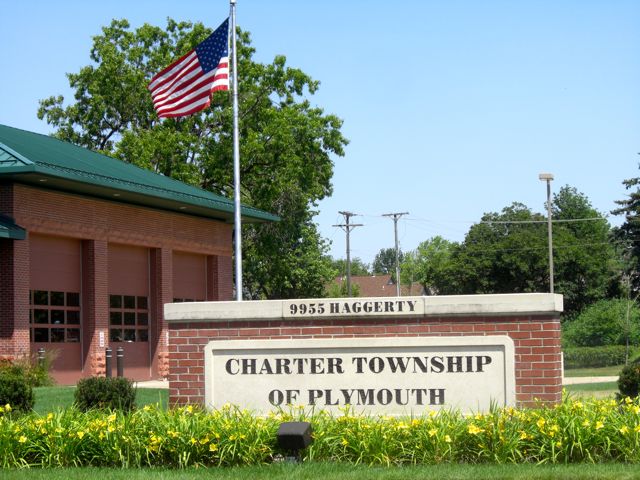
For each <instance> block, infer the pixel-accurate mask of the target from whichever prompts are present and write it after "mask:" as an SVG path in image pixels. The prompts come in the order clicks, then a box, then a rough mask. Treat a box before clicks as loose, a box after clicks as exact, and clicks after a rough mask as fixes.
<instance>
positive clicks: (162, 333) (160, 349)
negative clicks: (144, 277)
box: [149, 248, 173, 378]
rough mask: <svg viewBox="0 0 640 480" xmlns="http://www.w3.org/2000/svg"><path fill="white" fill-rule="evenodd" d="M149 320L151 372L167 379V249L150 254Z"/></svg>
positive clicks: (169, 282) (170, 286)
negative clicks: (165, 309) (165, 312)
mask: <svg viewBox="0 0 640 480" xmlns="http://www.w3.org/2000/svg"><path fill="white" fill-rule="evenodd" d="M150 255H151V259H150V267H151V275H150V283H151V290H150V292H149V293H150V298H149V320H150V322H151V325H150V327H151V330H150V332H149V333H150V336H149V348H150V349H151V353H152V355H151V371H152V372H153V374H152V375H153V376H154V377H160V378H168V377H169V352H168V343H169V342H168V338H167V337H168V330H167V324H166V322H165V321H164V304H165V303H171V302H173V252H172V251H171V250H170V249H168V248H153V249H151V252H150Z"/></svg>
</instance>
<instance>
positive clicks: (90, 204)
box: [0, 184, 233, 376]
mask: <svg viewBox="0 0 640 480" xmlns="http://www.w3.org/2000/svg"><path fill="white" fill-rule="evenodd" d="M0 213H3V214H5V215H8V216H10V217H12V218H13V219H14V220H15V222H16V223H17V224H18V225H20V226H21V227H23V228H25V229H26V230H27V232H28V233H29V234H30V233H38V234H43V235H52V236H61V237H68V238H75V239H80V240H82V245H83V253H82V262H83V263H82V266H83V270H82V277H83V297H82V305H83V337H84V346H85V348H84V352H83V368H84V372H83V374H84V375H94V374H103V373H104V348H103V347H100V346H99V333H100V332H101V331H102V332H104V335H105V346H106V345H108V343H109V331H108V321H109V317H108V278H107V272H108V245H109V244H110V243H114V244H115V243H117V244H124V245H136V246H140V247H145V248H150V249H151V266H150V267H151V275H153V278H151V279H150V287H151V288H152V292H151V293H152V295H153V296H154V297H152V298H151V299H150V300H151V302H152V303H151V305H150V308H151V312H150V313H151V315H152V318H153V317H154V316H155V320H156V322H157V324H156V329H155V331H154V332H151V333H152V335H153V337H152V338H151V339H150V340H151V348H152V351H153V360H152V361H153V369H154V371H155V372H156V374H155V375H154V376H164V375H166V374H167V362H168V360H167V353H166V329H165V328H166V326H165V323H164V318H163V304H164V303H168V302H171V301H172V300H173V297H172V282H173V277H172V268H171V252H172V251H173V250H180V251H184V252H192V253H198V254H201V255H206V256H207V259H208V260H207V265H208V267H210V268H211V269H210V270H209V271H210V273H208V280H209V282H210V284H211V285H208V286H207V288H208V294H209V293H210V295H211V299H216V300H223V299H224V300H226V299H231V298H232V289H233V280H232V273H231V272H232V270H231V265H232V243H231V241H232V229H233V226H232V225H230V224H227V223H225V222H220V221H216V220H210V219H205V218H200V217H193V216H189V215H184V214H179V213H171V212H166V211H162V210H154V209H151V208H146V207H137V206H132V205H127V204H124V203H118V202H115V201H113V202H112V201H108V200H98V199H92V198H87V197H83V196H79V195H72V194H66V193H60V192H56V191H48V190H43V189H38V188H35V187H30V186H26V185H19V184H14V185H12V184H1V185H0ZM219 266H220V268H218V267H219ZM29 289H30V285H29V240H28V236H27V239H26V240H6V239H1V240H0V309H1V310H0V357H1V356H7V357H15V356H16V355H20V354H29V351H30V342H29ZM155 296H157V297H155ZM114 366H115V352H114Z"/></svg>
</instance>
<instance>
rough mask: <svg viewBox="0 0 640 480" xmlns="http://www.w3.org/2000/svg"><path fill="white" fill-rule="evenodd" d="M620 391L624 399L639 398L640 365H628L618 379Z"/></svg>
mask: <svg viewBox="0 0 640 480" xmlns="http://www.w3.org/2000/svg"><path fill="white" fill-rule="evenodd" d="M618 390H620V394H621V395H622V396H624V397H631V398H634V397H637V396H638V390H640V363H632V364H630V365H626V366H625V367H624V368H623V369H622V371H621V372H620V378H618Z"/></svg>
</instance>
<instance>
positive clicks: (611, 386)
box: [564, 382, 618, 398]
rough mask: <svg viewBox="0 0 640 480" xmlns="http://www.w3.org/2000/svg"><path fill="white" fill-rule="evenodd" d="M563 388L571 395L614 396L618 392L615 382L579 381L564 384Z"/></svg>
mask: <svg viewBox="0 0 640 480" xmlns="http://www.w3.org/2000/svg"><path fill="white" fill-rule="evenodd" d="M564 388H565V390H566V391H567V392H568V393H569V394H570V395H572V396H573V397H583V398H584V397H595V398H615V394H616V393H617V392H618V384H617V383H616V382H598V383H579V384H575V385H565V386H564Z"/></svg>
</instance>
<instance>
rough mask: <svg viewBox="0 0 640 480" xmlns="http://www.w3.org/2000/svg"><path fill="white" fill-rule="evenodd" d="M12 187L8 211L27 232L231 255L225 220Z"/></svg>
mask: <svg viewBox="0 0 640 480" xmlns="http://www.w3.org/2000/svg"><path fill="white" fill-rule="evenodd" d="M13 190H14V200H13V205H14V207H13V210H14V211H13V212H12V213H7V214H8V215H11V216H13V218H14V220H15V222H16V223H17V224H18V225H20V226H21V227H23V228H25V229H26V230H28V231H30V232H35V233H44V234H48V235H58V236H64V237H72V238H81V239H94V240H107V241H108V242H110V243H122V244H126V245H139V246H143V247H155V248H160V247H165V248H171V249H172V250H181V251H185V252H194V253H201V254H207V255H222V256H223V257H225V256H226V257H229V258H231V254H232V245H231V235H232V229H233V226H232V225H230V224H226V223H224V222H219V221H215V220H208V219H204V218H198V217H191V216H188V215H180V214H177V213H170V212H164V211H161V210H153V209H151V208H144V207H136V206H132V205H126V204H123V203H117V202H109V201H106V200H95V199H91V198H85V197H81V196H76V195H70V194H64V193H58V192H54V191H47V190H39V189H36V188H32V187H28V186H23V185H15V186H14V188H13ZM228 281H229V282H231V279H230V278H229V279H228Z"/></svg>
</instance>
